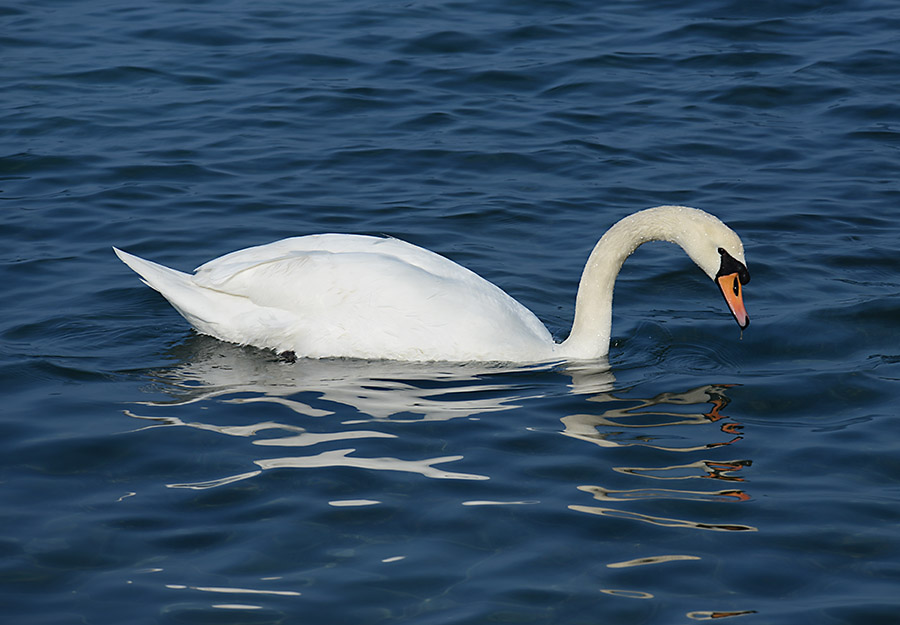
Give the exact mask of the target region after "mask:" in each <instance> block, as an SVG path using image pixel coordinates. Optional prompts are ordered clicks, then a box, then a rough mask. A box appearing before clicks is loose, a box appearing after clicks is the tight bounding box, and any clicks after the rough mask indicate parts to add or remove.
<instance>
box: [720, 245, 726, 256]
mask: <svg viewBox="0 0 900 625" xmlns="http://www.w3.org/2000/svg"><path fill="white" fill-rule="evenodd" d="M719 256H725V248H724V247H720V248H719Z"/></svg>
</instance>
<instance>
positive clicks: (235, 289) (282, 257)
mask: <svg viewBox="0 0 900 625" xmlns="http://www.w3.org/2000/svg"><path fill="white" fill-rule="evenodd" d="M653 211H656V213H654V212H653ZM678 215H681V217H685V216H687V217H688V218H686V219H676V220H675V222H677V228H680V229H682V230H684V231H685V232H696V233H698V237H695V238H697V240H696V241H695V240H694V239H693V238H692V237H687V238H685V237H683V236H682V237H675V236H674V234H673V233H672V232H669V230H671V228H669V229H668V230H667V229H666V228H662V230H660V228H656V230H659V232H656V231H655V230H654V227H653V226H654V224H655V225H657V226H660V224H664V223H668V222H671V221H672V217H675V216H678ZM629 220H631V222H630V223H631V226H632V227H631V228H623V227H622V224H626V225H628V223H629ZM692 224H693V225H692ZM700 226H702V227H700ZM660 227H661V226H660ZM709 227H712V231H713V233H714V234H717V235H718V236H717V237H716V241H714V242H712V243H709V242H704V241H703V240H702V239H704V238H706V235H705V234H704V232H703V229H704V228H709ZM617 228H618V229H619V235H625V236H624V238H623V237H621V236H617V237H610V235H611V234H615V232H616V229H617ZM664 230H665V231H664ZM653 238H663V239H666V240H673V241H674V242H677V243H679V244H681V245H682V247H685V249H686V250H687V251H688V253H689V254H690V255H691V257H692V258H694V260H695V262H698V264H700V265H701V267H702V268H704V270H706V271H707V273H710V271H709V269H708V267H706V266H704V265H708V264H709V263H715V262H716V258H718V255H717V254H716V253H715V249H716V247H717V246H726V249H728V250H729V251H730V252H731V253H732V255H733V256H735V258H736V259H737V260H739V261H740V262H741V263H743V249H742V247H741V244H740V239H738V238H737V235H735V234H734V233H733V232H732V231H731V230H729V229H728V228H727V227H726V226H724V224H722V223H721V222H719V221H718V220H717V219H715V218H714V217H712V216H711V215H708V214H706V213H703V212H702V211H698V210H696V209H688V208H684V207H660V208H656V209H649V210H647V211H642V212H640V213H636V214H635V215H632V216H630V217H628V218H626V219H624V220H622V221H621V222H619V224H617V225H616V226H615V227H614V228H613V229H611V230H610V232H609V233H607V235H606V236H604V238H603V239H602V240H601V241H600V243H598V244H597V247H596V248H595V249H594V252H593V253H592V254H591V258H590V259H589V260H588V265H587V266H586V268H585V274H584V276H583V277H582V284H581V286H580V287H579V301H578V304H577V308H576V323H575V326H574V327H573V332H572V335H571V337H570V339H569V340H567V341H565V342H564V343H561V344H556V343H554V341H553V339H552V337H551V336H550V333H549V332H548V331H547V329H546V328H545V327H544V325H543V324H542V323H541V322H540V321H539V320H538V318H537V317H536V316H535V315H534V314H533V313H532V312H531V311H529V310H528V309H527V308H525V307H524V306H522V305H521V304H520V303H518V302H517V301H516V300H514V299H513V298H512V297H510V296H509V295H507V294H506V293H505V292H504V291H502V290H501V289H500V288H499V287H497V286H495V285H493V284H491V283H490V282H488V281H487V280H484V279H483V278H481V277H479V276H478V275H476V274H475V273H473V272H471V271H469V270H468V269H466V268H464V267H462V266H460V265H458V264H456V263H454V262H453V261H450V260H448V259H447V258H444V257H443V256H440V255H438V254H435V253H434V252H430V251H428V250H425V249H423V248H420V247H417V246H415V245H412V244H410V243H405V242H403V241H400V240H397V239H390V238H379V237H371V236H361V235H347V234H321V235H311V236H303V237H294V238H289V239H284V240H282V241H277V242H275V243H270V244H268V245H260V246H257V247H250V248H247V249H244V250H239V251H236V252H232V253H230V254H226V255H225V256H222V257H220V258H217V259H215V260H212V261H210V262H208V263H206V264H204V265H201V266H200V267H199V268H198V269H197V270H196V272H195V273H194V274H193V275H191V274H187V273H182V272H180V271H176V270H174V269H169V268H168V267H164V266H162V265H159V264H157V263H153V262H151V261H147V260H144V259H141V258H138V257H137V256H133V255H131V254H128V253H126V252H123V251H121V250H119V249H115V248H114V249H115V252H116V254H117V255H118V257H119V258H120V259H121V260H122V261H123V262H124V263H125V264H127V265H128V266H129V267H131V269H133V270H134V271H135V272H137V273H138V274H139V275H140V276H141V278H142V279H143V281H144V282H145V283H146V284H147V285H149V286H150V287H152V288H153V289H155V290H157V291H159V292H160V293H161V294H162V295H163V296H164V297H165V298H166V299H167V300H169V302H170V303H171V304H172V306H174V307H175V309H176V310H177V311H178V312H179V313H181V315H182V316H184V317H185V319H187V320H188V321H189V322H190V323H191V325H192V326H194V328H195V329H196V330H197V331H198V332H201V333H203V334H208V335H211V336H214V337H216V338H219V339H222V340H225V341H230V342H234V343H239V344H248V345H255V346H258V347H264V348H271V349H274V350H277V351H279V352H282V351H291V352H294V353H295V354H296V355H297V356H298V357H309V358H324V357H351V358H369V359H392V360H448V361H507V362H540V361H547V360H552V359H557V358H592V357H597V356H602V355H605V354H606V352H607V349H608V344H609V320H608V317H609V315H608V312H609V309H610V308H611V305H612V284H613V282H614V280H615V275H616V274H617V273H618V270H619V267H620V266H621V264H622V262H623V261H624V260H625V258H626V257H627V256H628V255H629V254H630V253H631V251H633V250H634V248H635V247H637V245H639V244H640V243H643V242H644V241H646V240H651V239H653ZM678 238H680V239H683V240H677V239H678ZM608 239H609V240H608ZM613 239H614V240H613ZM620 239H621V240H620ZM605 240H608V241H607V243H606V244H604V241H605ZM709 245H712V248H711V250H712V251H710V250H706V249H704V248H705V247H709ZM689 248H690V249H689ZM709 254H712V257H715V258H712V257H710V258H707V256H708V255H709ZM698 257H699V258H700V260H698ZM710 275H711V277H713V276H712V274H710ZM586 290H587V291H590V292H591V293H593V295H591V293H587V294H586ZM582 299H584V300H585V301H584V302H582V301H581V300H582ZM583 306H592V307H599V310H598V311H584V310H581V309H582V307H583ZM604 308H605V309H606V313H607V314H606V319H604V312H603V309H604ZM580 313H581V314H580ZM604 324H606V327H605V328H604V327H603V326H604Z"/></svg>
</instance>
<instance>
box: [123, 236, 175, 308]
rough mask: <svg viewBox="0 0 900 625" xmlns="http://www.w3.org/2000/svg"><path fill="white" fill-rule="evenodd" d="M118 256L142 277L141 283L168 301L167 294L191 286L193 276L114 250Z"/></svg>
mask: <svg viewBox="0 0 900 625" xmlns="http://www.w3.org/2000/svg"><path fill="white" fill-rule="evenodd" d="M113 251H114V252H115V253H116V256H118V257H119V260H121V261H122V262H123V263H125V264H126V265H128V266H129V267H130V268H131V270H132V271H134V272H135V273H136V274H137V275H139V276H140V277H141V282H143V283H144V284H146V285H147V286H149V287H150V288H151V289H153V290H155V291H159V292H160V293H162V294H163V296H165V297H166V299H168V296H166V293H167V292H168V291H169V290H171V289H174V288H187V287H190V286H191V276H190V275H188V274H186V273H183V272H181V271H176V270H175V269H169V268H168V267H166V266H164V265H160V264H159V263H154V262H152V261H149V260H144V259H143V258H140V257H138V256H135V255H134V254H129V253H128V252H123V251H122V250H120V249H119V248H117V247H114V248H113Z"/></svg>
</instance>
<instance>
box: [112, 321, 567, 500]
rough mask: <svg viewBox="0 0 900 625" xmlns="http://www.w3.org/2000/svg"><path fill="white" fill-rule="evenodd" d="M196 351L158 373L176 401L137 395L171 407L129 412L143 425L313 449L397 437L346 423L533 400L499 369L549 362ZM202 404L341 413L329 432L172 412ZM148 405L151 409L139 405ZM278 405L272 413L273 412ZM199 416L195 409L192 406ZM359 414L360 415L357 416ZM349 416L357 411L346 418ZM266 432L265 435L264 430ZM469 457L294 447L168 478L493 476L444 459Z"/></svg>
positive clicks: (458, 413) (426, 417)
mask: <svg viewBox="0 0 900 625" xmlns="http://www.w3.org/2000/svg"><path fill="white" fill-rule="evenodd" d="M190 345H191V346H192V347H193V348H194V349H192V350H191V353H190V354H189V357H188V358H187V359H185V360H184V361H183V362H182V363H181V364H179V365H177V366H175V367H173V368H170V369H166V370H163V371H160V372H158V373H157V374H156V380H157V382H158V383H159V384H160V385H161V387H162V388H163V390H164V391H165V392H166V393H167V394H168V395H170V396H171V399H166V400H163V401H153V402H140V404H141V405H143V406H145V407H147V408H146V409H147V410H154V411H159V410H164V412H165V414H164V415H163V416H155V415H150V414H137V411H126V414H127V415H128V416H130V417H133V418H136V419H140V420H143V421H146V422H148V425H147V426H146V427H145V428H140V429H146V428H154V427H187V428H194V429H199V430H205V431H209V432H215V433H217V434H222V435H226V436H234V437H241V438H251V439H253V440H252V441H251V442H252V444H253V445H257V446H260V447H269V448H272V447H278V448H288V447H289V448H312V447H315V446H318V445H322V444H326V443H336V442H343V441H350V440H361V439H376V438H382V439H395V438H397V436H396V435H395V434H390V433H387V432H383V431H380V430H378V429H368V428H366V429H363V428H359V429H355V428H354V429H345V428H346V427H347V426H354V425H360V424H369V425H372V426H374V427H379V424H385V423H392V424H398V423H422V422H435V421H447V420H450V419H460V418H475V417H476V416H479V415H483V414H487V413H493V412H499V411H507V410H512V409H514V408H518V407H520V406H521V405H522V402H523V401H525V400H527V399H530V398H531V397H533V395H529V393H533V391H529V390H527V387H522V386H518V385H517V384H515V383H509V382H507V381H506V379H504V380H503V381H500V380H498V379H497V376H502V375H506V376H515V375H516V374H521V373H528V372H531V371H535V370H541V369H548V368H549V366H548V367H543V368H510V367H503V366H500V365H496V366H490V365H484V364H478V365H474V364H456V363H443V364H441V363H435V364H430V365H423V364H421V363H402V362H381V361H375V362H370V361H358V360H301V361H299V362H295V363H288V362H284V361H281V360H279V359H277V358H276V357H274V356H273V355H271V354H268V353H267V352H260V351H258V350H252V349H244V348H239V347H235V346H231V345H226V344H222V343H220V342H218V341H213V342H211V343H210V342H209V341H206V340H204V339H202V338H200V339H198V340H197V341H191V342H190ZM196 403H203V404H204V406H203V407H204V408H208V407H210V406H215V405H216V404H238V405H259V404H261V403H263V404H265V403H268V404H276V405H277V406H279V407H284V408H288V409H289V410H290V411H292V412H293V413H295V414H296V415H300V416H301V417H313V418H316V419H317V420H318V419H319V418H322V417H327V416H330V415H334V414H335V413H337V412H339V413H340V414H341V415H343V416H344V418H343V419H342V420H340V421H339V422H338V421H336V420H335V419H332V420H330V421H328V422H327V427H329V428H331V430H330V431H325V432H313V431H308V430H307V429H306V428H303V427H300V426H298V425H294V424H289V423H280V422H276V421H272V420H266V421H259V422H256V423H251V424H243V425H218V424H215V423H210V422H209V421H213V420H214V419H215V412H210V413H209V414H210V417H209V418H206V417H204V421H203V422H200V421H197V420H196V419H190V420H188V419H182V418H181V417H179V416H173V415H172V412H176V411H177V409H178V408H180V407H183V406H186V405H189V404H196ZM141 412H144V410H142V411H141ZM270 412H271V411H270ZM191 414H192V415H196V414H197V411H196V410H195V411H192V413H191ZM352 415H355V416H352ZM346 416H351V418H346ZM261 434H264V435H265V436H260V435H261ZM462 459H463V456H462V455H446V456H440V457H435V458H422V459H401V458H396V457H390V456H382V455H379V456H377V457H369V456H364V455H362V454H360V453H358V452H357V450H356V449H355V448H342V449H330V450H327V451H323V452H321V453H318V454H304V455H291V456H287V457H279V458H260V459H255V460H253V463H254V464H255V465H256V467H257V468H256V469H255V470H252V471H245V472H242V473H239V474H236V475H229V476H225V477H220V478H216V479H212V480H206V481H202V482H185V483H176V484H168V486H169V487H170V488H189V489H208V488H216V487H219V486H224V485H226V484H231V483H234V482H237V481H240V480H245V479H249V478H252V477H255V476H257V475H259V474H260V473H262V472H263V471H267V470H270V469H284V468H291V469H310V468H323V467H352V468H358V469H363V470H375V471H400V472H406V473H415V474H419V475H422V476H424V477H428V478H433V479H453V480H486V479H488V476H485V475H479V474H475V473H468V472H459V471H450V470H447V469H445V468H444V467H441V466H437V465H443V464H445V463H450V462H456V461H459V460H462Z"/></svg>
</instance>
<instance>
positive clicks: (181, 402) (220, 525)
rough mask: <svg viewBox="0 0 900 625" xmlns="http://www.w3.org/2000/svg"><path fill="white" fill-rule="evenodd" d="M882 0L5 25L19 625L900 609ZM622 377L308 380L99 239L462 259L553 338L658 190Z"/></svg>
mask: <svg viewBox="0 0 900 625" xmlns="http://www.w3.org/2000/svg"><path fill="white" fill-rule="evenodd" d="M898 32H900V9H898V8H896V5H895V3H891V2H834V3H827V4H823V3H814V2H803V1H793V2H753V3H748V2H725V1H718V2H708V3H701V4H696V3H687V6H685V3H681V2H677V3H676V2H668V1H665V0H646V1H640V2H610V3H595V2H579V1H574V0H573V1H570V2H553V3H543V2H531V1H527V0H526V1H518V2H506V3H504V2H499V3H481V2H479V3H475V2H471V3H469V2H453V1H437V2H421V3H415V2H404V3H400V2H372V1H370V0H359V1H345V2H331V3H321V2H317V3H313V2H301V3H288V2H267V1H257V2H252V3H245V2H216V3H181V2H153V3H149V4H148V3H142V4H138V3H122V2H112V1H109V2H101V1H84V2H63V1H58V2H50V1H40V0H39V1H29V2H14V3H7V4H5V5H4V6H3V7H2V8H0V201H2V204H0V206H2V213H0V224H2V225H0V263H2V264H0V284H2V294H3V297H2V308H0V310H2V315H0V388H2V397H3V408H2V410H0V427H2V437H0V441H2V442H0V451H2V453H0V606H2V608H0V611H2V613H3V615H4V618H5V619H6V620H7V621H8V622H16V623H47V624H56V623H59V624H63V623H66V624H68V623H92V624H97V623H157V622H164V623H211V622H214V623H329V624H330V623H416V624H420V623H441V624H443V623H454V624H456V623H459V624H463V623H465V624H483V623H492V622H507V623H565V624H572V623H628V624H636V623H653V624H656V623H659V624H669V623H678V622H684V623H687V622H692V621H694V620H708V619H717V618H723V619H727V620H729V621H731V620H735V619H736V620H737V621H739V622H746V623H766V624H769V623H785V624H788V623H789V624H797V623H816V624H821V623H851V622H852V623H867V624H871V623H896V622H897V621H898V618H900V617H898V614H900V600H898V599H897V588H898V584H900V564H898V562H900V527H898V522H900V486H898V480H900V459H898V458H900V456H898V441H900V421H898V417H900V414H898V409H897V406H898V401H900V385H898V380H900V344H898V336H900V323H898V319H900V277H898V276H900V255H898V253H897V250H898V243H897V242H898V240H900V223H898V219H897V215H898V200H900V186H898V182H897V181H898V176H900V105H898V101H900V45H898V44H900V41H898ZM657 204H688V205H694V206H698V207H701V208H704V209H706V210H708V211H710V212H713V213H715V214H717V215H718V216H719V217H721V218H722V219H723V220H725V221H726V222H727V223H729V224H730V225H731V226H732V227H734V228H735V230H737V231H738V232H739V233H740V234H741V236H742V237H743V240H744V244H745V246H746V250H747V259H748V264H749V267H750V271H751V274H752V276H753V280H752V282H751V283H750V284H749V285H748V286H747V288H746V291H745V298H746V301H747V305H748V308H749V310H750V315H751V318H752V320H753V321H752V324H751V326H750V328H749V329H748V330H747V331H746V332H744V334H743V337H742V338H741V337H740V335H739V332H738V329H737V328H736V327H735V326H734V322H733V321H732V320H731V319H730V318H729V316H728V314H727V312H726V311H725V310H724V306H723V303H722V302H721V296H719V295H717V294H716V292H715V289H714V287H713V285H711V284H709V281H708V280H707V279H706V278H705V277H704V276H703V274H702V273H701V272H699V271H698V270H697V269H696V268H695V267H694V266H693V265H692V264H691V263H690V261H689V260H688V259H687V258H686V257H684V255H683V254H681V252H680V251H679V250H677V249H674V248H672V247H670V246H666V245H663V244H658V245H655V246H647V247H645V248H642V249H641V250H640V251H639V253H638V254H636V255H635V257H634V258H632V259H631V260H630V261H629V262H628V263H627V264H626V266H625V269H624V271H623V273H622V275H621V276H620V280H619V282H618V286H617V291H616V301H615V306H614V327H613V334H614V342H613V346H612V349H611V352H610V361H609V364H610V369H609V370H608V371H607V370H605V368H604V367H603V366H602V363H598V364H597V366H594V367H586V368H582V369H579V370H571V369H568V368H565V367H556V368H551V369H521V370H502V369H490V368H485V367H483V366H482V367H478V366H472V365H469V366H464V365H454V366H449V365H444V366H437V365H434V366H431V365H415V366H413V365H402V364H393V365H391V364H385V363H359V362H356V363H354V362H304V361H300V362H298V363H296V364H287V363H284V362H279V361H277V360H275V359H274V358H273V357H272V355H271V354H269V353H266V352H261V351H257V350H253V349H249V348H245V349H242V348H237V347H234V346H230V345H226V344H222V343H219V342H217V341H214V340H212V339H208V338H205V337H200V336H197V335H195V334H193V333H192V332H191V331H190V329H189V328H188V326H187V324H186V323H185V322H184V321H183V320H182V319H181V318H180V317H179V316H178V315H177V313H175V312H174V311H173V310H172V309H171V308H170V307H169V306H168V305H167V304H166V303H165V301H164V300H162V298H160V297H159V296H158V295H157V294H156V293H154V292H153V291H151V290H150V289H148V288H146V287H144V286H143V285H142V284H140V282H139V281H138V280H137V279H136V277H135V276H134V275H133V274H132V273H131V272H130V271H129V270H128V269H127V268H126V267H125V266H124V265H122V264H121V263H119V262H118V261H117V260H116V259H115V257H114V256H113V254H112V252H111V250H110V246H112V245H117V246H121V247H124V248H125V249H128V250H130V251H132V252H135V253H138V254H141V255H143V256H146V257H149V258H152V259H154V260H157V261H160V262H164V263H167V264H170V265H172V266H175V267H178V268H181V269H185V270H187V269H190V268H192V267H195V266H197V265H198V264H200V263H201V262H204V261H206V260H208V259H210V258H213V257H215V256H218V255H219V254H222V253H225V252H228V251H231V250H234V249H238V248H241V247H245V246H248V245H252V244H258V243H264V242H268V241H271V240H274V239H278V238H282V237H284V236H290V235H300V234H309V233H314V232H322V231H337V232H362V233H384V234H390V235H393V236H398V237H401V238H404V239H406V240H409V241H412V242H414V243H417V244H420V245H424V246H426V247H429V248H431V249H433V250H436V251H438V252H440V253H443V254H445V255H447V256H449V257H451V258H453V259H454V260H457V261H459V262H461V263H463V264H465V265H467V266H468V267H470V268H472V269H473V270H475V271H477V272H478V273H480V274H482V275H483V276H485V277H487V278H488V279H490V280H493V281H494V282H496V283H497V284H499V285H500V286H502V287H503V288H505V289H506V290H507V291H508V292H509V293H511V294H512V295H514V296H515V297H517V298H519V299H520V300H521V301H522V302H523V303H525V304H526V305H527V306H529V307H530V308H531V309H532V310H534V311H535V312H536V313H537V314H538V316H539V317H541V318H542V319H543V320H544V321H545V322H546V323H547V325H548V327H549V328H550V330H551V331H552V332H553V333H554V334H556V335H557V336H564V335H565V334H566V332H567V329H568V327H569V324H570V323H571V318H572V309H573V301H574V293H575V287H576V285H577V280H578V277H579V274H580V271H581V267H582V263H583V262H584V259H585V258H586V256H587V253H588V251H589V250H590V248H591V247H592V245H593V244H594V243H595V241H596V240H597V238H598V237H599V236H600V235H601V234H602V232H603V231H604V230H605V229H606V228H607V227H608V226H609V225H610V224H612V223H613V222H614V221H615V220H617V219H618V218H620V217H621V216H623V215H625V214H627V213H629V212H632V211H634V210H637V209H640V208H645V207H648V206H653V205H657Z"/></svg>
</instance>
